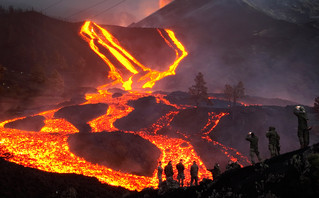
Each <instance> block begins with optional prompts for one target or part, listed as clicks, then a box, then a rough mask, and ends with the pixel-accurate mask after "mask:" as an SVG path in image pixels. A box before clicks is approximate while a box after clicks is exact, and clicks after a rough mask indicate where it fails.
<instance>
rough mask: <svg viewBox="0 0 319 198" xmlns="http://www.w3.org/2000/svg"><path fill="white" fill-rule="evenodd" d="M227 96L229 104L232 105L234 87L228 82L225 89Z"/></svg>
mask: <svg viewBox="0 0 319 198" xmlns="http://www.w3.org/2000/svg"><path fill="white" fill-rule="evenodd" d="M224 94H225V98H226V99H227V100H228V102H229V105H231V100H232V98H233V87H232V86H231V85H228V84H226V85H225V89H224Z"/></svg>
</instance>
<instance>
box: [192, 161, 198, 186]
mask: <svg viewBox="0 0 319 198" xmlns="http://www.w3.org/2000/svg"><path fill="white" fill-rule="evenodd" d="M190 173H191V186H192V185H193V182H194V181H195V185H196V186H197V185H198V166H197V164H196V162H195V161H193V165H192V166H191V170H190Z"/></svg>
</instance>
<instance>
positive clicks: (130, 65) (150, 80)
mask: <svg viewBox="0 0 319 198" xmlns="http://www.w3.org/2000/svg"><path fill="white" fill-rule="evenodd" d="M161 31H162V30H159V29H158V32H159V34H160V35H161V36H162V38H163V39H164V40H165V42H166V43H168V45H169V46H170V47H171V48H173V49H174V50H175V53H176V59H175V61H174V63H173V64H172V65H171V66H169V69H168V70H167V71H164V72H159V71H156V70H152V69H151V68H148V67H146V66H144V65H143V64H142V63H140V62H139V61H138V60H136V59H135V58H134V57H133V56H132V55H131V54H130V53H129V52H128V51H127V50H125V49H124V48H123V47H122V46H121V45H120V43H119V41H118V40H117V39H116V38H115V37H114V36H113V35H112V34H111V33H110V32H108V31H107V30H106V29H103V28H102V27H100V26H98V25H97V24H95V23H92V22H90V21H86V22H85V24H84V25H83V26H82V28H81V31H80V35H81V36H82V38H83V39H84V40H86V41H87V42H88V43H89V45H90V47H91V49H92V50H93V51H94V52H95V53H96V54H97V55H99V56H100V57H101V58H102V60H103V61H104V62H105V63H106V64H107V65H108V66H109V68H110V72H109V76H108V77H109V78H111V79H113V80H114V83H122V87H123V88H124V89H125V90H131V89H132V83H133V81H132V78H133V77H134V75H136V74H139V73H140V72H141V71H144V72H146V74H144V75H142V77H139V79H138V80H137V82H139V81H143V82H144V84H143V86H142V88H152V87H153V86H154V85H155V83H156V81H159V80H161V79H162V78H164V77H166V76H169V75H175V70H176V68H177V66H178V64H179V63H180V61H181V60H183V58H184V57H186V56H187V54H188V53H187V52H186V50H185V48H184V46H183V45H182V44H181V43H180V42H179V41H178V40H177V38H176V37H175V34H174V32H173V31H171V30H165V32H166V35H167V36H168V37H169V39H170V41H169V40H168V39H167V38H165V36H164V34H163V33H162V32H161ZM171 42H173V44H174V46H175V47H173V44H171ZM97 44H99V45H101V46H103V47H104V48H105V49H107V50H108V51H109V52H110V53H111V54H112V55H113V56H114V57H115V58H116V59H117V60H118V62H120V63H121V64H122V66H124V67H125V68H126V69H127V70H128V72H129V73H131V75H129V77H127V78H126V79H124V77H123V75H121V71H120V70H119V69H118V68H116V66H115V65H114V63H112V62H111V61H110V60H109V59H108V58H107V57H106V55H104V54H103V53H102V52H101V50H100V49H99V48H98V45H97Z"/></svg>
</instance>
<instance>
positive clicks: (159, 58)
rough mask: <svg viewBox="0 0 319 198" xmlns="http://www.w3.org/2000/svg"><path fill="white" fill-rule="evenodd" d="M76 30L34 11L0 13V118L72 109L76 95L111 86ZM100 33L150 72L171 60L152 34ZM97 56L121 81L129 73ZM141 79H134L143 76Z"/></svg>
mask: <svg viewBox="0 0 319 198" xmlns="http://www.w3.org/2000/svg"><path fill="white" fill-rule="evenodd" d="M82 25H83V23H82V22H81V23H69V22H66V21H62V20H58V19H54V18H50V17H48V16H45V15H43V14H40V13H37V12H34V11H27V12H22V11H12V12H9V11H4V10H0V27H1V29H2V30H3V31H1V33H0V53H1V54H2V56H1V57H0V76H1V79H0V92H1V96H0V105H1V108H0V109H1V111H0V115H1V117H2V115H3V116H7V117H8V116H11V117H14V116H17V115H18V114H19V115H21V114H23V113H24V112H25V111H27V110H29V111H36V110H37V108H39V107H47V106H48V105H51V107H52V106H54V105H55V106H57V105H58V104H59V103H61V102H65V101H71V102H73V104H74V103H77V104H78V103H79V102H77V101H79V98H81V95H82V97H83V95H84V94H85V92H92V89H90V88H89V87H97V86H99V85H103V84H106V83H108V82H110V81H111V79H109V78H108V74H109V73H108V72H109V71H110V69H109V67H108V66H107V64H106V63H105V62H103V60H102V59H101V58H100V57H99V56H98V55H97V54H95V53H94V52H93V51H92V50H91V48H90V46H89V44H88V43H87V42H86V41H85V40H83V38H82V37H81V36H80V35H79V31H80V29H81V26H82ZM102 26H103V25H102ZM103 27H104V28H106V29H107V30H108V31H109V32H110V33H111V34H113V36H114V37H115V40H116V42H117V43H119V44H121V46H122V47H123V48H125V49H126V50H127V51H128V52H129V53H131V55H132V56H134V57H135V58H136V59H137V60H138V61H139V62H140V63H141V64H144V65H147V66H148V67H149V68H151V69H156V70H158V71H163V70H167V68H168V67H169V66H170V64H172V62H174V60H175V56H176V54H175V51H174V50H172V49H171V48H170V46H169V45H167V43H166V41H165V39H163V37H162V36H161V34H159V31H158V30H157V29H155V28H125V27H119V26H108V25H104V26H103ZM97 45H98V47H100V45H101V44H97ZM101 51H102V52H106V57H107V58H108V59H110V60H111V61H112V62H113V64H114V65H115V66H116V67H117V68H119V70H120V73H121V74H123V76H125V75H126V73H129V72H128V71H127V70H126V69H125V68H124V67H123V65H122V64H121V63H120V62H119V61H118V60H116V59H115V58H114V57H113V55H112V54H111V53H110V52H109V51H108V50H107V49H104V50H101ZM154 54H156V56H154ZM142 73H143V74H142ZM142 73H141V74H139V75H144V74H145V73H146V72H142ZM135 77H136V78H138V77H140V76H135ZM135 77H134V78H135ZM125 80H127V79H125ZM133 80H134V79H133ZM79 95H80V96H79ZM70 99H72V100H70ZM52 108H53V107H52ZM0 119H4V118H0Z"/></svg>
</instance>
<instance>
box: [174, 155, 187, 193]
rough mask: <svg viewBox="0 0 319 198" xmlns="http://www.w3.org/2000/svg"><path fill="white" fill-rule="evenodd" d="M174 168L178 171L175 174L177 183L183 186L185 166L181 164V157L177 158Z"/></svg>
mask: <svg viewBox="0 0 319 198" xmlns="http://www.w3.org/2000/svg"><path fill="white" fill-rule="evenodd" d="M176 169H177V171H178V174H177V181H178V185H179V186H180V187H183V186H184V179H185V175H184V170H185V166H184V165H183V160H182V159H180V160H179V163H178V164H177V165H176Z"/></svg>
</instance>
